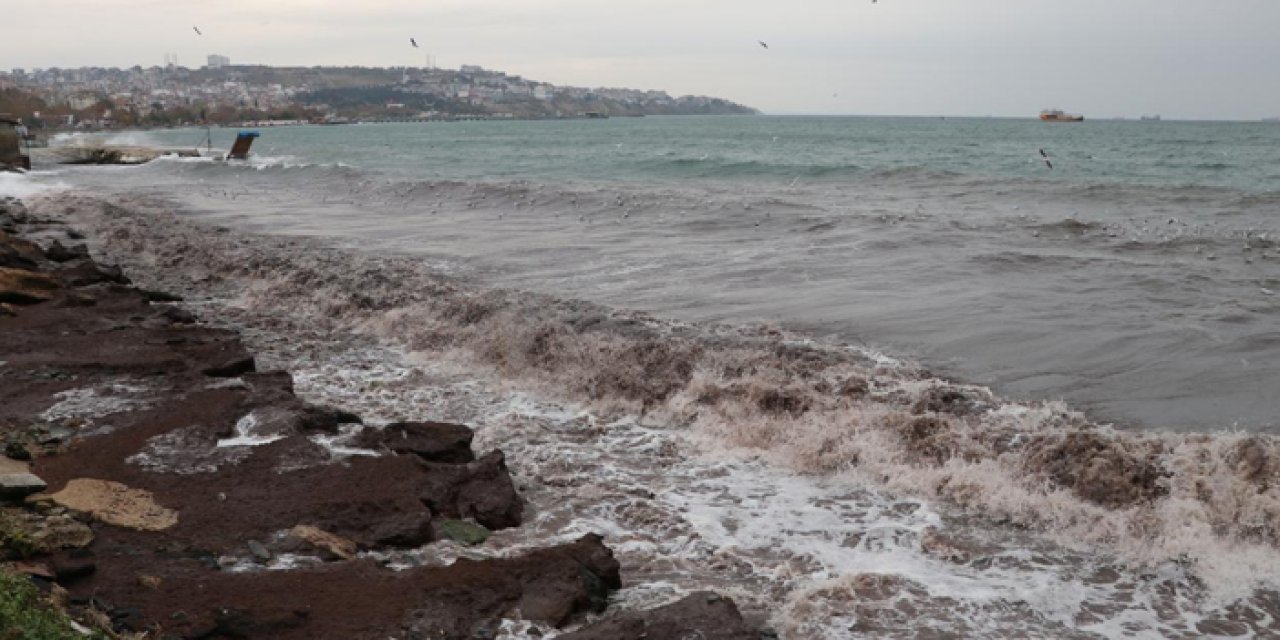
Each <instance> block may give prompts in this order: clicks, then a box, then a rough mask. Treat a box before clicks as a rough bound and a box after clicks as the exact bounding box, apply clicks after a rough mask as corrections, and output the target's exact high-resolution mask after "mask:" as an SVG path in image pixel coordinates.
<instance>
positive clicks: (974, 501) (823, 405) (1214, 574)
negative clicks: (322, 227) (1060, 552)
mask: <svg viewBox="0 0 1280 640" xmlns="http://www.w3.org/2000/svg"><path fill="white" fill-rule="evenodd" d="M125 202H126V204H127V207H128V208H125V207H121V206H117V205H114V204H109V203H106V202H103V201H101V200H98V199H96V198H94V197H92V196H89V195H83V194H82V195H74V194H73V195H64V196H60V197H59V198H57V199H43V200H37V201H36V207H37V208H39V207H42V206H47V207H56V208H57V209H58V210H60V211H62V212H64V214H63V215H69V216H72V217H73V218H74V219H75V222H76V224H80V225H84V226H86V227H89V228H92V229H93V230H94V232H95V233H94V236H95V237H97V238H99V239H100V240H101V242H103V246H102V247H101V249H102V250H104V251H105V252H106V254H107V255H109V256H111V257H113V258H116V259H120V260H123V261H125V262H126V263H127V264H131V265H132V266H135V267H139V268H144V269H146V270H148V271H152V272H155V273H161V274H174V275H175V276H176V277H181V278H182V279H183V280H184V281H187V282H201V283H203V285H204V286H207V287H215V288H219V289H221V290H223V291H225V292H226V293H227V294H228V295H234V297H235V299H236V301H237V304H240V305H244V306H246V307H249V308H255V309H263V310H272V309H274V310H279V311H280V314H279V315H280V316H282V317H283V316H289V317H292V318H294V319H295V320H293V321H296V319H297V318H300V317H301V318H305V319H306V321H307V322H311V323H315V324H317V325H323V326H335V327H342V328H346V329H356V330H359V331H361V332H364V333H366V334H369V335H372V336H376V337H378V338H380V339H384V340H388V341H391V342H393V343H396V344H400V345H403V346H404V347H406V348H408V349H411V350H414V351H418V352H425V353H431V354H445V355H447V356H448V357H450V358H453V359H456V360H460V361H464V362H467V363H470V364H471V365H474V366H481V367H483V368H485V369H487V370H490V371H493V372H495V373H496V374H498V375H499V376H500V377H503V378H506V379H514V380H520V381H522V383H523V384H527V385H532V386H535V387H539V388H541V389H543V390H546V391H547V392H550V393H554V394H557V395H558V396H560V397H565V398H568V399H571V400H575V401H578V402H583V403H587V404H589V405H591V406H593V407H594V408H595V409H596V410H598V411H600V412H603V413H604V414H606V415H608V414H639V415H641V416H645V417H646V419H648V420H654V421H660V422H661V423H664V424H670V425H674V426H678V427H680V428H682V429H684V430H686V432H687V433H688V434H690V435H691V436H692V437H694V438H696V439H698V440H699V441H700V442H702V443H703V444H704V445H705V447H707V448H709V449H712V450H721V451H723V452H725V453H726V454H733V453H741V452H744V451H745V452H749V453H750V454H751V455H758V456H764V457H765V458H767V459H769V460H771V461H772V462H774V463H776V464H780V465H785V466H787V467H789V468H791V469H793V470H795V471H798V472H801V473H806V474H818V475H842V476H850V477H855V478H859V479H863V480H866V481H870V482H873V483H875V484H876V485H878V486H882V487H886V488H888V489H889V490H891V491H894V492H900V493H902V494H907V495H911V496H916V497H919V498H925V499H930V500H938V501H941V502H943V503H946V504H950V505H953V506H955V507H958V508H960V509H963V510H966V511H968V512H971V513H975V514H981V516H982V517H984V518H987V519H989V520H991V521H995V522H1005V523H1011V524H1013V525H1016V526H1018V527H1023V528H1028V529H1031V530H1035V531H1037V532H1040V533H1041V534H1043V535H1044V536H1046V537H1048V538H1049V539H1052V540H1054V541H1056V542H1058V543H1060V544H1062V545H1065V546H1067V547H1069V548H1076V549H1087V550H1093V551H1097V550H1102V551H1104V552H1106V553H1113V554H1116V555H1118V556H1119V557H1122V558H1124V559H1125V561H1126V562H1128V563H1131V564H1133V565H1135V566H1155V565H1158V564H1161V563H1167V562H1175V563H1178V564H1179V565H1181V566H1185V567H1187V570H1188V571H1190V572H1191V573H1192V574H1193V575H1194V576H1195V577H1196V580H1198V581H1201V582H1202V583H1203V584H1204V585H1206V586H1207V587H1208V588H1209V589H1210V590H1211V591H1212V592H1213V593H1215V594H1217V595H1219V596H1221V597H1224V598H1242V597H1247V596H1248V595H1249V594H1250V593H1253V591H1254V590H1255V589H1257V588H1261V587H1263V586H1266V585H1271V584H1272V583H1273V582H1274V581H1275V580H1276V578H1275V576H1277V575H1280V552H1278V549H1277V548H1278V547H1280V440H1278V439H1277V438H1276V437H1274V436H1271V435H1262V434H1246V433H1234V432H1220V433H1196V434H1186V433H1171V432H1161V431H1144V432H1120V431H1116V430H1114V429H1112V428H1110V427H1108V426H1106V425H1102V424H1096V423H1094V422H1091V421H1090V420H1088V419H1087V418H1086V417H1085V416H1083V415H1082V414H1080V413H1078V412H1075V411H1072V410H1071V409H1070V408H1069V407H1067V406H1065V405H1063V404H1062V403H1059V402H1019V401H1012V400H1009V399H1006V398H1001V397H998V396H997V395H995V394H994V393H992V392H991V391H990V390H988V389H986V388H983V387H981V386H977V385H970V384H962V383H958V382H955V381H951V380H947V379H943V378H940V377H938V376H936V375H933V374H931V373H930V372H929V371H926V370H924V369H922V368H921V367H919V366H916V365H913V364H910V363H903V362H899V361H896V360H893V359H891V358H888V357H886V356H883V355H882V354H878V353H876V352H873V351H870V350H867V349H864V348H858V347H851V346H847V345H840V344H828V343H823V342H818V341H814V340H811V339H809V338H807V337H805V336H803V335H796V334H793V333H790V332H788V331H785V330H783V329H780V328H776V327H771V326H767V325H764V326H721V325H696V324H684V323H677V322H671V321H666V320H662V319H658V318H654V317H651V316H648V315H645V314H643V313H636V312H629V311H625V310H618V309H611V308H606V307H602V306H598V305H595V304H591V303H586V302H582V301H577V300H562V299H556V298H554V297H548V296H543V295H536V294H531V293H527V292H520V291H506V290H485V289H480V288H476V287H474V286H468V285H466V284H465V283H462V282H458V281H456V280H452V279H449V278H446V277H443V276H440V275H438V274H435V273H432V272H430V271H429V270H428V268H427V267H426V266H424V265H423V264H422V263H421V262H420V261H415V260H413V259H410V258H398V257H381V256H373V255H366V254H358V253H349V252H342V251H338V250H332V249H326V248H323V247H320V246H316V245H314V244H311V243H308V242H306V241H302V240H293V239H278V238H269V237H266V238H264V237H254V236H247V235H240V234H236V233H229V232H228V233H220V234H211V233H209V232H208V231H207V229H205V228H203V227H200V226H198V225H196V224H193V223H191V222H188V221H185V220H183V219H182V218H181V217H179V216H177V215H175V214H174V213H172V212H171V211H169V210H167V209H166V208H165V207H164V206H163V205H161V204H159V203H156V202H153V201H147V200H143V199H140V198H134V199H129V200H125ZM282 322H283V320H282ZM855 586H856V585H855Z"/></svg>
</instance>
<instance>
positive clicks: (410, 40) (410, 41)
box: [409, 38, 418, 49]
mask: <svg viewBox="0 0 1280 640" xmlns="http://www.w3.org/2000/svg"><path fill="white" fill-rule="evenodd" d="M409 44H411V45H413V48H414V49H417V48H418V41H417V40H414V39H413V38H409Z"/></svg>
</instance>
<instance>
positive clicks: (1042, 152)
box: [1040, 149, 1053, 169]
mask: <svg viewBox="0 0 1280 640" xmlns="http://www.w3.org/2000/svg"><path fill="white" fill-rule="evenodd" d="M1040 157H1041V158H1044V163H1045V165H1046V166H1048V167H1049V168H1050V169H1052V168H1053V162H1051V161H1050V160H1049V154H1047V153H1045V152H1044V149H1041V150H1040Z"/></svg>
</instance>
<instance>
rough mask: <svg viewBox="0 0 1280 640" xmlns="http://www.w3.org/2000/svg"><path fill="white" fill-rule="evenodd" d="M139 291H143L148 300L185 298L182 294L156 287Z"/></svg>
mask: <svg viewBox="0 0 1280 640" xmlns="http://www.w3.org/2000/svg"><path fill="white" fill-rule="evenodd" d="M138 293H141V294H142V297H143V298H144V299H145V300H146V301H147V302H182V300H183V298H182V296H179V295H175V294H172V293H168V292H165V291H156V290H154V289H138Z"/></svg>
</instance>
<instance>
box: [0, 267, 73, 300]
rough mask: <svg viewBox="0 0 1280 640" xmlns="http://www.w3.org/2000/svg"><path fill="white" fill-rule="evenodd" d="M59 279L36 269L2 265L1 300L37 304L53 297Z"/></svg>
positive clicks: (0, 268)
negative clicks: (29, 269)
mask: <svg viewBox="0 0 1280 640" xmlns="http://www.w3.org/2000/svg"><path fill="white" fill-rule="evenodd" d="M58 288H59V285H58V281H57V280H55V279H53V278H51V277H49V276H48V275H45V274H43V273H38V272H35V271H28V270H25V269H10V268H5V267H0V302H7V303H11V304H36V303H39V302H44V301H46V300H49V299H51V298H52V297H53V294H54V292H55V291H57V289H58Z"/></svg>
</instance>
